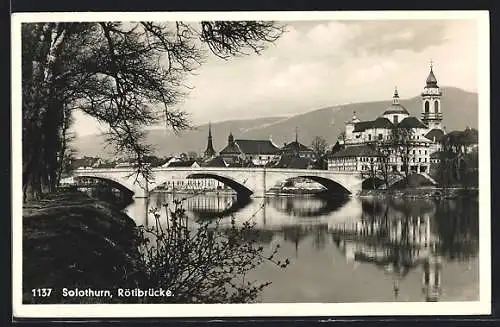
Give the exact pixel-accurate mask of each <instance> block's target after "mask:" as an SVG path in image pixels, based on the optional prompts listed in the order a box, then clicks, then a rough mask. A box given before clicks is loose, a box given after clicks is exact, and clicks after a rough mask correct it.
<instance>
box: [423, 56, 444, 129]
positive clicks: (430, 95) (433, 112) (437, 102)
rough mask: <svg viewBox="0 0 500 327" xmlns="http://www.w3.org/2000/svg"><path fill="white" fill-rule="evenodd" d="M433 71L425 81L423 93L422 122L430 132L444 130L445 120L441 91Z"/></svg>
mask: <svg viewBox="0 0 500 327" xmlns="http://www.w3.org/2000/svg"><path fill="white" fill-rule="evenodd" d="M432 68H433V67H432V61H431V70H430V72H429V76H427V80H426V81H425V87H424V91H423V92H422V122H423V123H424V124H425V125H427V127H428V128H429V130H432V129H441V130H442V129H443V127H442V125H441V122H442V120H443V112H442V108H441V95H442V93H441V90H440V89H439V86H438V84H437V79H436V76H435V75H434V71H433V70H432Z"/></svg>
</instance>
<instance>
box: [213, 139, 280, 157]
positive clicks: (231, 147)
mask: <svg viewBox="0 0 500 327" xmlns="http://www.w3.org/2000/svg"><path fill="white" fill-rule="evenodd" d="M279 151H280V148H278V147H276V146H275V145H274V144H273V142H271V141H270V140H235V141H234V143H233V144H228V145H227V146H226V147H225V148H224V149H223V150H222V151H221V152H220V153H221V154H239V153H244V154H276V153H278V152H279Z"/></svg>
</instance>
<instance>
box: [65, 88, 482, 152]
mask: <svg viewBox="0 0 500 327" xmlns="http://www.w3.org/2000/svg"><path fill="white" fill-rule="evenodd" d="M442 91H443V97H442V103H441V106H442V108H443V113H444V120H443V124H444V126H446V130H447V131H451V130H463V129H464V128H465V127H467V126H470V127H474V128H478V114H477V110H478V109H477V108H478V104H477V94H476V93H471V92H466V91H464V90H461V89H458V88H454V87H443V88H442ZM390 103H391V99H388V100H387V101H376V102H364V103H352V104H346V105H340V106H332V107H327V108H322V109H317V110H312V111H309V112H307V113H305V114H300V115H295V116H291V117H288V118H287V117H268V118H258V119H252V120H238V121H225V122H220V123H214V124H212V135H213V142H214V147H215V149H216V151H220V150H221V149H222V148H223V147H224V146H225V145H226V142H227V136H228V134H229V132H230V131H232V133H233V134H234V137H235V138H236V139H237V138H249V139H252V138H255V139H268V138H269V137H272V140H273V141H274V142H275V143H276V144H277V145H279V146H281V145H283V143H284V142H289V141H291V140H293V139H294V138H295V128H296V127H297V128H298V131H299V132H298V134H299V141H300V142H301V143H304V144H306V145H309V144H310V143H311V141H312V139H313V138H314V137H315V136H316V135H319V136H322V137H324V138H325V139H326V140H327V141H328V142H329V143H331V144H333V143H334V142H335V140H336V139H337V135H338V134H339V132H340V131H341V130H344V122H345V121H347V120H349V119H350V118H351V117H352V113H353V111H356V113H357V116H358V117H359V118H360V119H361V120H371V119H374V118H376V117H377V116H378V115H380V114H382V112H383V111H384V109H385V108H386V107H387V106H388V105H389V104H390ZM401 104H403V106H405V107H406V109H408V111H409V112H410V113H411V114H412V115H415V116H417V117H419V118H420V112H421V105H422V104H421V98H420V95H417V96H415V97H413V98H410V99H402V100H401ZM332 122H333V125H332ZM207 134H208V125H202V126H198V127H197V128H196V130H192V131H186V132H183V133H182V134H180V135H174V134H173V133H171V132H167V131H165V130H151V131H150V132H149V134H148V141H149V142H150V143H151V144H153V145H154V146H155V149H156V152H157V154H158V155H160V156H166V155H169V154H172V153H180V152H188V151H196V152H198V153H199V152H201V151H203V150H204V149H205V147H206V143H207ZM103 140H104V139H103V138H102V137H101V136H98V135H91V136H85V137H81V138H78V139H76V140H75V142H74V143H73V146H74V147H75V149H76V150H77V151H78V152H79V153H80V154H82V155H90V156H107V155H105V152H104V147H103V146H102V143H103Z"/></svg>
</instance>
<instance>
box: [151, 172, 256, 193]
mask: <svg viewBox="0 0 500 327" xmlns="http://www.w3.org/2000/svg"><path fill="white" fill-rule="evenodd" d="M185 178H186V179H201V178H211V179H215V180H217V181H219V182H221V183H223V184H224V185H227V186H229V187H230V188H232V189H233V190H234V191H235V192H236V194H237V196H238V197H241V198H249V197H250V196H251V195H252V194H253V191H252V190H250V189H249V188H248V187H246V186H245V185H243V184H241V183H239V182H237V181H236V180H234V179H232V178H230V177H227V176H223V175H221V174H217V173H209V172H207V173H192V174H188V175H187V176H186V177H185ZM165 182H166V180H165V181H160V182H159V183H155V184H156V185H161V184H164V183H165Z"/></svg>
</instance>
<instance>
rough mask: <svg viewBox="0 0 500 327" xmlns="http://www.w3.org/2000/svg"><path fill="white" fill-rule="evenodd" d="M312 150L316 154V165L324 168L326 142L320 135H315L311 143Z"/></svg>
mask: <svg viewBox="0 0 500 327" xmlns="http://www.w3.org/2000/svg"><path fill="white" fill-rule="evenodd" d="M311 147H312V150H313V151H314V155H315V156H316V160H317V165H318V166H319V168H321V169H325V163H326V158H325V157H326V154H327V151H328V143H327V142H326V140H325V139H324V138H322V137H321V136H315V137H314V139H313V140H312V143H311Z"/></svg>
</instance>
